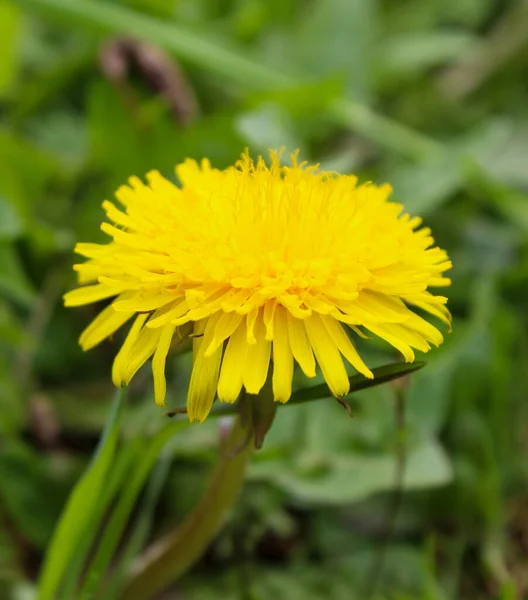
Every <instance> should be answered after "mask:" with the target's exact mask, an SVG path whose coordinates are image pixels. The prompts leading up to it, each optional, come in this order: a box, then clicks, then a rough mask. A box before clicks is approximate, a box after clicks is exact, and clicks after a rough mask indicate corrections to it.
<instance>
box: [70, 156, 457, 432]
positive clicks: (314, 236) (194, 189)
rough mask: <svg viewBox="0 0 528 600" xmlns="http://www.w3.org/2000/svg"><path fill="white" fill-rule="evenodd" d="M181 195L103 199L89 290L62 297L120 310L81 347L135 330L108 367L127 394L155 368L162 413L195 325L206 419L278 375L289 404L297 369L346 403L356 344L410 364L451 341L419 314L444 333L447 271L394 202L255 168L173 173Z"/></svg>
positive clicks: (344, 184) (197, 401)
mask: <svg viewBox="0 0 528 600" xmlns="http://www.w3.org/2000/svg"><path fill="white" fill-rule="evenodd" d="M176 174H177V177H178V179H179V182H180V186H177V185H175V184H174V183H172V182H170V181H169V180H167V179H165V178H164V177H162V176H161V175H160V173H158V172H157V171H152V172H150V173H148V175H147V182H148V183H147V184H145V183H143V182H142V181H141V180H140V179H138V178H136V177H132V178H130V180H129V185H128V186H122V187H121V188H119V189H118V191H117V192H116V197H117V200H118V201H119V202H120V204H121V205H122V207H123V208H122V209H120V208H117V206H116V205H114V204H112V203H111V202H108V201H105V202H104V203H103V208H104V210H105V211H106V214H107V216H108V219H109V220H110V221H111V222H112V223H113V224H110V223H103V224H102V226H101V229H102V230H103V231H104V232H105V233H106V234H108V235H109V236H110V237H111V238H112V240H111V241H110V242H109V243H108V244H102V245H100V244H86V243H80V244H77V246H76V252H77V253H78V254H80V255H82V256H84V257H86V258H88V260H87V261H86V262H84V263H83V264H79V265H76V266H75V269H76V270H77V271H78V274H79V281H80V283H82V284H88V285H85V286H83V287H80V288H78V289H76V290H74V291H71V292H69V293H67V294H66V295H65V303H66V305H67V306H79V305H83V304H89V303H92V302H97V301H99V300H103V299H108V298H113V300H112V302H111V304H110V305H109V306H107V307H106V308H105V309H104V310H102V312H101V313H100V314H99V315H98V316H97V317H96V318H95V320H94V321H93V322H92V323H91V324H90V325H89V326H88V328H87V329H86V330H85V331H84V332H83V334H82V335H81V337H80V344H81V346H82V348H83V349H84V350H88V349H89V348H92V347H93V346H95V345H97V344H99V343H100V342H101V341H103V340H104V339H105V338H108V337H109V336H111V335H112V334H113V333H114V332H115V331H116V330H117V329H119V328H120V327H121V326H122V325H124V324H125V323H126V322H127V321H129V320H130V319H134V321H133V324H132V326H131V327H130V330H129V332H128V335H127V337H126V339H125V341H124V343H123V345H122V347H121V349H120V350H119V352H118V354H117V356H116V358H115V361H114V365H113V372H112V376H113V381H114V383H115V385H117V386H121V385H123V384H128V383H129V381H130V380H131V379H132V377H133V376H134V374H135V373H136V371H137V370H138V369H139V368H140V367H141V366H142V365H143V364H144V363H145V362H146V361H147V360H149V359H150V358H151V357H152V371H153V377H154V391H155V398H156V402H157V403H158V404H159V405H164V402H165V392H166V383H165V374H164V370H165V361H166V357H167V354H168V351H169V347H170V345H171V340H172V338H173V336H174V334H175V331H176V330H177V329H178V328H179V327H181V326H182V325H185V324H189V325H188V326H189V327H192V329H193V331H194V336H193V369H192V375H191V381H190V385H189V391H188V398H187V409H188V414H189V418H190V419H191V420H197V421H202V420H203V419H205V417H206V416H207V414H208V413H209V411H210V409H211V406H212V404H213V401H214V399H215V397H216V396H218V399H219V400H220V401H223V402H234V401H235V400H236V399H237V398H238V396H239V395H240V393H241V391H242V389H243V388H245V390H246V392H247V393H249V394H258V393H259V391H260V390H261V389H262V387H263V385H264V383H265V381H266V378H267V377H268V372H269V371H270V365H271V372H272V388H273V395H274V397H275V400H277V401H279V402H287V401H288V399H289V398H290V395H291V392H292V377H293V369H294V364H295V363H297V364H298V365H299V366H300V368H301V369H302V371H303V372H304V374H305V375H306V376H307V377H314V376H315V374H316V367H317V365H319V368H320V369H321V372H322V374H323V376H324V378H325V380H326V382H327V384H328V387H329V388H330V390H331V392H332V393H333V394H334V395H335V396H336V397H340V396H343V395H345V394H347V392H348V391H349V380H348V376H347V372H346V369H345V366H344V363H343V358H345V359H346V360H347V361H348V362H349V363H350V364H351V365H352V366H353V367H354V368H355V369H356V370H357V371H359V372H360V373H362V374H363V375H365V376H366V377H372V373H371V371H370V370H369V368H368V367H367V366H366V365H365V363H364V362H363V360H362V359H361V357H360V356H359V354H358V352H357V351H356V348H355V346H354V343H353V341H352V339H351V336H350V334H351V332H354V333H355V334H357V335H359V336H365V335H368V333H371V334H374V335H375V336H378V337H380V338H382V339H384V340H386V341H387V342H388V343H389V344H391V345H392V346H394V347H395V348H397V349H398V350H399V351H400V352H401V353H402V354H403V356H404V358H405V360H406V361H408V362H411V361H413V360H414V351H413V348H414V349H417V350H420V351H422V352H427V351H428V350H429V348H430V344H431V343H432V344H434V345H438V344H440V343H441V342H442V335H441V333H440V332H439V331H438V330H437V329H436V328H435V327H433V326H432V325H431V324H430V323H429V322H428V321H426V320H425V319H424V318H422V316H420V315H418V314H416V313H415V312H413V308H414V307H417V308H419V309H421V310H422V311H425V312H427V313H430V314H431V315H434V316H435V317H438V318H439V319H440V320H442V321H444V322H445V323H446V324H447V325H448V326H449V323H450V314H449V311H448V309H447V308H446V301H447V299H446V298H445V297H443V296H435V295H433V294H432V293H431V292H430V291H429V288H430V287H442V286H448V285H449V284H450V280H449V279H447V278H446V277H444V276H443V272H444V271H446V270H447V269H449V268H450V267H451V263H450V261H449V259H448V256H447V254H446V252H445V251H444V250H441V249H440V248H438V247H435V246H434V240H433V238H432V237H431V232H430V230H429V229H428V228H426V227H421V223H422V221H421V219H420V218H417V217H414V218H411V217H410V216H409V215H407V214H404V213H402V206H401V205H400V204H395V203H393V202H389V201H388V196H389V194H390V192H391V188H390V186H388V185H382V186H375V185H373V184H371V183H366V184H362V185H358V183H357V178H356V177H354V176H349V175H338V174H336V173H328V172H323V171H320V170H319V168H318V166H317V165H316V166H307V165H306V163H301V164H299V163H298V161H297V157H296V155H293V156H292V166H291V167H288V166H282V165H281V157H280V153H276V152H271V166H267V165H266V163H265V162H264V160H263V159H262V157H259V158H258V160H257V161H253V160H252V159H251V158H250V157H249V156H248V155H247V154H245V155H243V156H242V158H241V159H240V160H239V161H238V162H237V163H236V164H235V165H234V166H232V167H229V168H227V169H225V170H223V171H221V170H218V169H214V168H212V167H211V165H210V163H209V161H208V160H206V159H204V160H202V161H201V163H200V164H198V163H197V162H196V161H194V160H186V161H185V162H183V163H182V164H180V165H178V166H177V167H176Z"/></svg>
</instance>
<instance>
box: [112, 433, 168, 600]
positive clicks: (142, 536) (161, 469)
mask: <svg viewBox="0 0 528 600" xmlns="http://www.w3.org/2000/svg"><path fill="white" fill-rule="evenodd" d="M172 459H173V444H172V443H171V442H168V443H167V445H166V446H165V448H164V449H163V450H162V452H161V455H160V457H159V459H158V462H157V463H156V465H155V467H154V469H153V470H152V475H151V476H150V479H149V482H148V484H147V490H146V493H145V499H144V500H143V502H142V504H141V507H140V510H139V515H138V517H137V520H136V522H135V523H134V526H133V530H132V533H131V535H130V539H129V540H128V542H127V544H126V546H125V549H124V551H123V553H122V555H121V556H120V559H119V562H118V564H117V565H116V567H115V569H114V570H113V572H112V574H111V576H110V580H109V581H108V583H107V585H106V587H105V590H104V595H103V596H102V597H101V600H114V599H115V598H118V597H119V594H120V593H121V591H122V589H123V586H124V584H125V579H126V574H127V572H128V570H129V568H130V566H131V565H132V561H133V560H134V558H135V557H136V556H137V555H138V554H139V553H140V552H141V549H142V548H143V547H144V546H145V543H146V541H147V538H148V535H149V533H150V530H151V528H152V520H153V517H154V510H155V509H156V504H157V502H158V499H159V496H160V494H161V491H162V489H163V486H164V484H165V482H166V480H167V477H168V475H169V471H170V466H171V464H172Z"/></svg>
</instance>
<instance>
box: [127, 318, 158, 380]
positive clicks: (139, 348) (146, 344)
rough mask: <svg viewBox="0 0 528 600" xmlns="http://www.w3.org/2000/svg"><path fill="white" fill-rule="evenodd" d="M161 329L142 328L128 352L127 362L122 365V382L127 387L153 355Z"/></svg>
mask: <svg viewBox="0 0 528 600" xmlns="http://www.w3.org/2000/svg"><path fill="white" fill-rule="evenodd" d="M161 332H162V329H161V328H158V329H149V328H148V327H147V326H145V327H143V329H142V330H141V332H140V334H139V336H138V338H137V340H136V342H135V343H134V345H133V346H132V348H131V350H130V352H129V357H130V359H129V361H128V363H127V364H125V365H123V367H122V369H123V380H124V382H125V383H126V385H128V384H129V383H130V380H131V379H132V377H134V375H135V374H136V373H137V372H138V370H139V369H140V368H141V367H142V366H143V365H144V364H145V363H146V362H147V360H148V359H149V358H150V357H151V356H152V355H153V354H154V351H155V350H156V346H157V344H158V341H159V339H160V335H161Z"/></svg>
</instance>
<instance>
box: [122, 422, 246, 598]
mask: <svg viewBox="0 0 528 600" xmlns="http://www.w3.org/2000/svg"><path fill="white" fill-rule="evenodd" d="M252 449H253V443H252V440H251V439H248V434H247V432H246V431H245V430H244V428H243V427H242V426H241V424H240V421H239V419H237V420H236V421H235V423H234V425H233V427H232V429H231V432H230V435H229V438H228V440H227V441H226V443H225V445H224V447H223V456H222V458H221V460H220V462H219V465H218V467H217V469H216V471H215V473H214V474H213V477H212V480H211V483H210V485H209V487H208V489H207V491H206V493H205V495H204V497H203V499H202V501H201V502H200V504H198V506H197V507H196V508H195V509H194V510H193V511H192V512H191V514H190V515H189V516H188V517H187V518H186V519H185V521H184V522H183V523H182V524H181V525H180V526H179V527H178V528H177V529H176V530H175V531H173V532H171V533H169V534H168V535H167V536H166V537H165V538H163V539H162V540H160V541H159V542H158V543H157V544H156V546H155V547H154V548H152V549H151V551H150V552H148V553H147V554H146V555H145V556H144V557H143V558H142V560H141V561H140V567H139V568H138V569H135V570H134V572H133V576H132V577H131V579H130V580H129V581H128V583H127V586H126V588H125V590H124V592H123V594H122V595H121V599H122V600H145V598H149V597H151V596H152V595H154V594H155V593H157V592H158V591H161V590H162V589H164V588H165V587H166V586H167V585H169V583H171V582H172V581H175V580H176V579H177V578H178V577H179V576H181V575H182V574H183V573H185V572H186V571H187V569H189V567H191V566H192V565H193V564H194V563H195V562H196V560H198V558H200V556H202V554H203V553H204V552H205V550H206V548H207V546H208V545H209V543H210V542H211V540H212V539H213V537H214V536H215V535H216V534H217V533H218V530H219V529H220V527H221V525H222V524H223V522H224V520H225V518H226V514H227V511H228V510H229V509H230V508H231V507H232V506H233V504H234V502H235V501H236V499H237V497H238V494H239V492H240V489H241V487H242V485H243V483H244V475H245V470H246V463H247V461H248V459H249V457H250V456H251V452H252Z"/></svg>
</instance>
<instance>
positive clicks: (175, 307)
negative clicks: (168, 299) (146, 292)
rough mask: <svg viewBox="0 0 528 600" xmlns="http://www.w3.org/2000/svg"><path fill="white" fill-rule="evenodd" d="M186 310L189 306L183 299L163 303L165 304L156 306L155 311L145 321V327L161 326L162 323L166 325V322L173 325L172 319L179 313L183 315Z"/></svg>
mask: <svg viewBox="0 0 528 600" xmlns="http://www.w3.org/2000/svg"><path fill="white" fill-rule="evenodd" d="M188 310H189V307H188V306H187V302H186V301H185V300H177V301H176V302H174V303H173V304H165V306H162V307H161V308H158V309H157V310H156V312H154V313H153V315H152V317H151V318H150V319H149V322H148V323H147V327H150V328H156V327H163V326H164V325H167V323H172V324H173V325H174V324H175V323H173V321H174V319H175V318H176V317H179V316H180V315H184V314H185V313H186V312H188Z"/></svg>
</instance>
